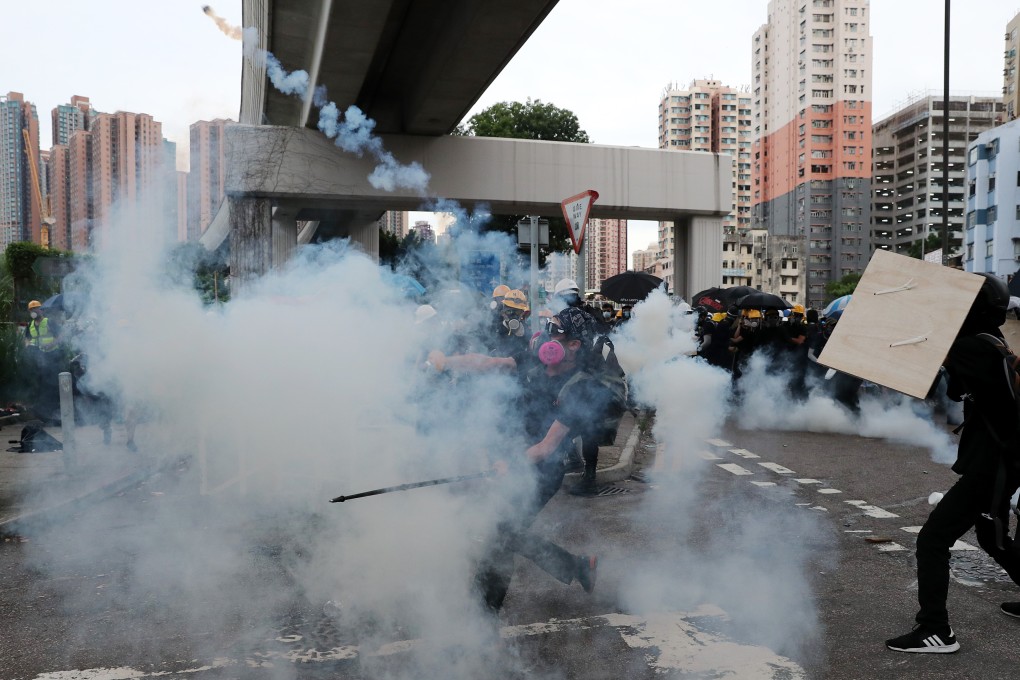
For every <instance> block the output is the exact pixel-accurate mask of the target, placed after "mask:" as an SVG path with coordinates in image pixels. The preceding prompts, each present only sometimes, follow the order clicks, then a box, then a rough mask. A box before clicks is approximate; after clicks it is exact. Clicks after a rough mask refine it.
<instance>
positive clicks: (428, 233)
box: [411, 220, 436, 243]
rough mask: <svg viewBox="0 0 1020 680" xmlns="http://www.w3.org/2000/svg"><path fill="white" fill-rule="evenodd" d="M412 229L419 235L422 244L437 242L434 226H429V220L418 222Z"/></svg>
mask: <svg viewBox="0 0 1020 680" xmlns="http://www.w3.org/2000/svg"><path fill="white" fill-rule="evenodd" d="M411 229H413V230H414V231H415V233H417V234H418V238H419V239H420V240H421V241H422V242H426V243H435V242H436V232H435V230H434V229H433V228H432V225H431V224H429V222H428V221H427V220H418V221H417V222H415V223H414V226H413V227H411Z"/></svg>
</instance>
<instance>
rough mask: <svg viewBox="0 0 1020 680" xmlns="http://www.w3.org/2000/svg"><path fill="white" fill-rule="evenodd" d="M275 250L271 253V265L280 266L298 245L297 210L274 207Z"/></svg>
mask: <svg viewBox="0 0 1020 680" xmlns="http://www.w3.org/2000/svg"><path fill="white" fill-rule="evenodd" d="M272 231H273V251H272V253H270V256H271V261H270V263H269V265H270V266H271V267H280V266H282V265H283V263H284V262H286V261H287V260H289V259H290V256H291V253H293V252H294V246H296V245H297V237H298V228H297V211H295V210H293V209H289V208H284V207H277V208H274V209H273V225H272Z"/></svg>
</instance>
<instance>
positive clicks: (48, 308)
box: [40, 293, 64, 312]
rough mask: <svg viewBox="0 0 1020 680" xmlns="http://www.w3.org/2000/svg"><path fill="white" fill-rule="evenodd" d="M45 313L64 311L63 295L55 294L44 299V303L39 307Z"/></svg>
mask: <svg viewBox="0 0 1020 680" xmlns="http://www.w3.org/2000/svg"><path fill="white" fill-rule="evenodd" d="M40 309H42V310H43V311H45V312H52V311H54V310H56V311H60V312H62V311H64V295H63V293H57V294H56V295H54V296H52V297H49V298H46V301H45V302H43V303H42V306H41V307H40Z"/></svg>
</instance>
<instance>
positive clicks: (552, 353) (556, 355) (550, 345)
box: [538, 340, 567, 366]
mask: <svg viewBox="0 0 1020 680" xmlns="http://www.w3.org/2000/svg"><path fill="white" fill-rule="evenodd" d="M566 356H567V351H566V350H565V349H563V345H562V344H561V343H558V342H556V341H555V340H548V341H546V342H543V343H542V345H541V346H540V347H539V348H538V360H539V361H541V362H542V363H543V364H545V365H546V366H555V365H556V364H558V363H560V362H562V361H563V359H564V357H566Z"/></svg>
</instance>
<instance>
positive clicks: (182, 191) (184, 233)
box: [176, 170, 188, 243]
mask: <svg viewBox="0 0 1020 680" xmlns="http://www.w3.org/2000/svg"><path fill="white" fill-rule="evenodd" d="M176 174H177V242H178V243H184V242H185V241H187V240H188V173H187V171H185V170H177V171H176Z"/></svg>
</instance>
